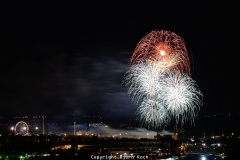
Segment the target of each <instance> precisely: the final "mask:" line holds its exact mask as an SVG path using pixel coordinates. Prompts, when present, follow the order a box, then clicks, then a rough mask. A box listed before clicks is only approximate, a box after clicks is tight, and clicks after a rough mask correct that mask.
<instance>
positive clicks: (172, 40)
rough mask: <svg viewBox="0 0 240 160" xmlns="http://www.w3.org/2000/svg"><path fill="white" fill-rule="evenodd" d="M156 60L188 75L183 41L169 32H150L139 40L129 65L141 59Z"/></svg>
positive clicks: (186, 56) (188, 68) (186, 55)
mask: <svg viewBox="0 0 240 160" xmlns="http://www.w3.org/2000/svg"><path fill="white" fill-rule="evenodd" d="M152 58H154V59H156V60H157V61H162V62H164V64H165V65H166V66H168V67H169V68H170V67H173V68H175V69H178V70H181V71H183V72H184V73H187V74H190V67H189V66H190V65H189V64H190V63H189V58H188V53H187V49H186V46H185V42H184V40H183V39H182V38H181V37H180V36H178V35H177V34H175V33H173V32H170V31H163V30H161V31H151V32H150V33H149V34H147V35H146V36H145V37H143V38H142V39H141V41H140V42H139V43H138V45H137V47H136V48H135V50H134V53H133V55H132V57H131V59H130V64H131V65H133V64H136V63H141V59H152ZM173 60H174V61H173Z"/></svg>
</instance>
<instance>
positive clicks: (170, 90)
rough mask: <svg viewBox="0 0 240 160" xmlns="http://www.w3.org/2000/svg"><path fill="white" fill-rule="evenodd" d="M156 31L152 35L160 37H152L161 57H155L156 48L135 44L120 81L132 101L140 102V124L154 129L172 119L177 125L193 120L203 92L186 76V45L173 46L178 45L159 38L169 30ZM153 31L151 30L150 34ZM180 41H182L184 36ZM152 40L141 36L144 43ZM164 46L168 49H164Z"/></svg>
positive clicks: (137, 103) (138, 113)
mask: <svg viewBox="0 0 240 160" xmlns="http://www.w3.org/2000/svg"><path fill="white" fill-rule="evenodd" d="M154 33H155V32H154ZM156 33H158V34H159V35H158V36H157V37H155V40H157V38H159V37H160V38H161V40H159V42H157V43H156V42H155V41H154V43H156V44H158V45H155V44H154V47H156V48H157V49H158V50H159V54H160V55H161V58H156V56H157V55H158V54H156V52H155V53H154V52H152V51H150V49H149V48H148V49H147V50H145V49H144V47H141V45H139V44H138V46H137V48H138V49H137V50H135V51H134V54H133V56H132V57H131V63H132V65H131V66H130V69H129V70H128V71H127V72H126V74H125V76H124V79H123V84H124V85H125V86H126V87H128V94H129V96H130V97H131V99H132V101H133V102H134V103H135V104H136V105H139V106H138V109H137V112H136V114H137V116H138V120H139V122H140V123H141V124H142V125H144V126H148V127H151V128H155V129H157V128H159V127H164V126H165V125H167V124H169V122H170V121H171V119H175V120H176V126H177V125H178V124H179V123H180V124H181V125H182V124H184V123H185V122H186V121H187V120H189V119H190V121H191V122H194V119H195V118H196V115H197V112H198V111H199V109H200V107H201V106H202V100H203V95H202V93H201V91H200V90H199V89H198V86H197V83H196V81H194V80H193V79H192V78H191V77H189V68H190V67H189V66H188V64H189V63H188V57H187V52H186V50H185V45H179V46H183V47H182V48H183V49H182V50H181V49H174V47H175V46H178V45H175V44H174V45H173V46H171V44H172V43H165V42H170V40H168V41H163V40H162V39H163V37H164V36H166V35H165V34H166V33H168V35H169V33H170V32H164V31H160V32H156ZM152 34H153V33H152V32H151V34H149V36H150V35H152ZM161 34H163V35H161ZM171 34H172V35H175V34H173V33H171ZM150 37H151V36H150ZM175 37H177V36H176V35H175ZM177 38H178V39H181V38H180V37H177ZM141 42H142V41H141ZM163 42H164V43H163ZM173 42H175V41H173ZM180 42H181V44H184V43H182V42H184V41H183V39H181V41H180ZM151 43H152V42H151V41H150V40H149V39H148V40H144V43H143V44H144V46H152V44H151ZM140 44H142V43H140ZM162 44H164V45H162ZM165 44H166V45H165ZM176 44H177V43H176ZM159 46H160V48H159ZM161 46H165V47H161ZM166 46H167V47H166ZM139 47H140V48H139ZM154 47H153V48H154ZM150 48H151V47H150ZM166 48H167V49H168V50H164V49H166ZM170 51H171V52H170ZM175 51H177V52H175ZM183 51H184V52H183ZM173 53H174V54H173ZM166 54H167V56H166ZM181 54H182V55H181ZM139 57H141V58H139ZM136 59H138V60H137V63H134V62H135V61H134V60H136ZM186 60H187V61H186ZM179 66H184V67H179Z"/></svg>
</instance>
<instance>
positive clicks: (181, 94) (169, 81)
mask: <svg viewBox="0 0 240 160" xmlns="http://www.w3.org/2000/svg"><path fill="white" fill-rule="evenodd" d="M159 83H160V86H161V92H159V95H158V96H160V97H161V98H162V103H163V106H165V107H166V109H167V110H168V111H169V112H170V113H171V115H172V116H173V117H174V118H175V119H176V122H177V123H178V122H180V123H181V124H184V123H185V122H186V120H188V119H190V120H191V122H194V119H195V117H196V114H197V112H198V111H199V109H200V107H201V106H202V100H203V95H202V93H201V91H200V90H199V89H198V85H197V83H196V81H194V80H193V79H192V78H191V77H189V76H188V75H186V74H181V73H180V72H179V71H176V70H168V71H165V72H162V74H161V75H160V78H159Z"/></svg>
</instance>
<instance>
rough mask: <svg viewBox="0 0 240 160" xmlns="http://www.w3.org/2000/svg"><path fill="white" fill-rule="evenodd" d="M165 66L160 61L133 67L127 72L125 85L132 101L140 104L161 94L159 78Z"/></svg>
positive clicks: (148, 61) (147, 62)
mask: <svg viewBox="0 0 240 160" xmlns="http://www.w3.org/2000/svg"><path fill="white" fill-rule="evenodd" d="M165 69H166V68H165V66H164V64H163V63H162V62H159V61H150V60H147V61H145V62H142V63H139V64H136V65H133V66H131V67H130V69H129V70H128V71H127V72H126V74H125V76H124V79H123V84H125V86H126V87H128V94H129V96H130V97H131V98H132V101H133V102H134V103H136V104H139V103H141V102H142V101H143V99H144V98H151V97H153V96H155V95H156V94H157V93H158V92H159V89H160V88H159V85H158V84H159V78H160V74H161V72H163V71H164V70H165Z"/></svg>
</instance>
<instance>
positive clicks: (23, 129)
mask: <svg viewBox="0 0 240 160" xmlns="http://www.w3.org/2000/svg"><path fill="white" fill-rule="evenodd" d="M28 131H29V127H28V125H27V123H25V122H23V121H20V122H18V123H17V124H16V126H15V135H22V136H25V135H27V134H28Z"/></svg>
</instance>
